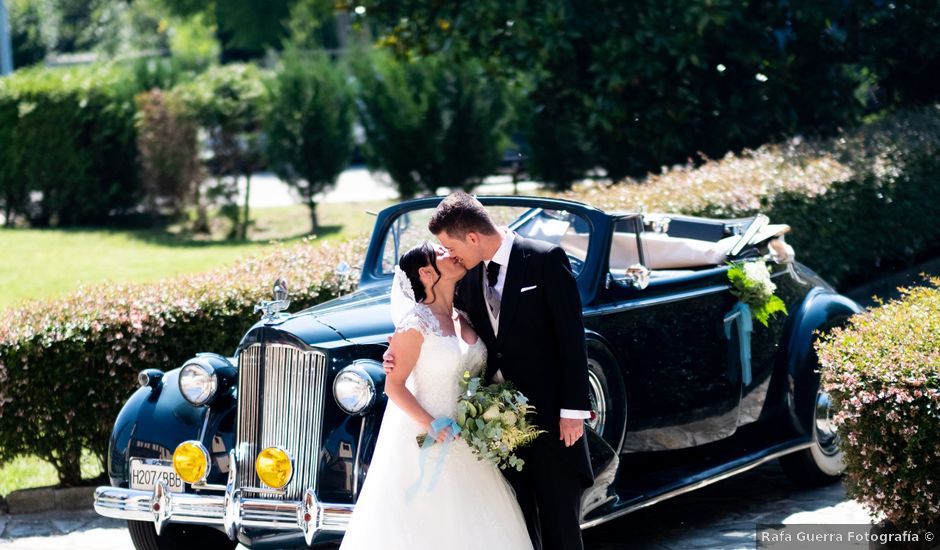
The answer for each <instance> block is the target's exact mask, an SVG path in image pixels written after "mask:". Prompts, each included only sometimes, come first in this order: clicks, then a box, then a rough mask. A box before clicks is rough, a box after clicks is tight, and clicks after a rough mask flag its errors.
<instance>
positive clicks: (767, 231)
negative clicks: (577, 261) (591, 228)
mask: <svg viewBox="0 0 940 550" xmlns="http://www.w3.org/2000/svg"><path fill="white" fill-rule="evenodd" d="M789 230H790V227H789V226H788V225H784V224H777V225H766V226H765V227H763V228H762V229H761V230H760V231H758V232H757V233H756V234H755V235H754V236H753V237H752V238H751V239H750V243H753V244H756V243H760V242H763V241H766V240H768V239H771V238H774V237H778V236H780V235H783V234H784V233H786V232H788V231H789ZM640 238H641V239H642V241H643V247H644V259H645V266H646V267H647V268H648V269H650V271H651V273H650V275H651V276H652V277H677V276H681V275H687V274H691V273H694V272H695V271H698V270H700V269H702V268H706V267H714V266H717V265H721V264H723V263H724V262H725V261H726V260H727V259H728V253H729V252H730V251H731V249H732V248H733V247H734V245H735V244H736V243H737V242H738V241H739V240H740V239H741V235H732V236H730V237H725V238H724V239H721V240H719V241H717V242H713V241H704V240H698V239H689V238H684V237H671V236H669V235H667V234H666V233H657V232H649V231H644V232H643V233H641V234H640ZM560 244H561V247H562V248H564V249H565V250H566V251H567V252H568V253H569V254H571V255H572V256H575V257H577V258H584V257H586V255H587V244H588V235H586V234H576V233H568V234H566V235H564V236H563V237H562V239H561V243H560ZM639 263H640V255H639V253H638V252H637V238H636V234H635V233H633V232H619V231H618V232H615V233H614V235H613V241H612V243H611V250H610V271H611V272H612V273H613V274H615V275H622V274H623V273H624V272H625V271H626V269H627V268H628V267H630V266H632V265H634V264H639Z"/></svg>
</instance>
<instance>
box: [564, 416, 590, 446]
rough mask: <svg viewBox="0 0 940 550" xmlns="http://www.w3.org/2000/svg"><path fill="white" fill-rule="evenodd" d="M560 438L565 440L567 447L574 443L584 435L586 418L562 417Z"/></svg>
mask: <svg viewBox="0 0 940 550" xmlns="http://www.w3.org/2000/svg"><path fill="white" fill-rule="evenodd" d="M559 431H560V432H561V435H560V436H559V437H558V439H560V440H562V441H564V442H565V447H570V446H572V445H574V444H575V443H576V442H577V441H578V440H579V439H581V436H582V435H584V420H581V419H580V418H562V419H561V424H560V429H559Z"/></svg>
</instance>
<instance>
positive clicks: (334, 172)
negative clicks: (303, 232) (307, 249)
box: [265, 53, 355, 232]
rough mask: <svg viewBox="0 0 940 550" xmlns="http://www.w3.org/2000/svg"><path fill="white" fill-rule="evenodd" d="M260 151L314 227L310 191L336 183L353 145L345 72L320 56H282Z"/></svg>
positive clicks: (294, 54)
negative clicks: (300, 198) (303, 205)
mask: <svg viewBox="0 0 940 550" xmlns="http://www.w3.org/2000/svg"><path fill="white" fill-rule="evenodd" d="M270 93H271V101H270V108H269V110H268V112H267V114H266V116H265V131H266V134H267V145H266V152H267V158H268V162H269V165H270V167H271V168H272V169H273V170H274V172H275V173H276V174H277V175H278V177H280V178H281V179H283V180H284V181H286V182H288V183H289V184H291V185H292V186H294V187H295V188H297V189H298V190H299V191H300V194H301V196H303V198H304V202H305V203H306V204H307V206H308V207H309V208H310V217H311V227H312V228H313V231H314V232H316V231H317V228H318V224H317V211H316V207H317V205H316V199H315V197H316V195H317V194H318V193H320V192H322V191H324V190H325V189H326V188H327V187H330V186H332V185H333V184H334V183H335V182H336V178H337V177H339V175H340V173H341V172H342V171H343V170H344V169H345V168H346V166H347V164H348V163H349V157H350V155H351V154H352V149H353V136H352V124H353V117H354V115H355V111H354V108H353V97H352V91H351V90H350V87H349V84H348V83H347V76H346V72H345V71H344V70H342V69H341V68H338V67H336V66H335V65H334V64H333V63H331V62H330V61H329V60H328V59H327V58H326V57H324V56H317V57H315V58H314V59H312V60H306V59H302V58H301V57H300V54H297V53H291V54H289V55H287V56H286V57H285V58H284V60H283V62H282V65H281V67H279V69H278V71H277V72H276V74H275V76H274V78H273V79H272V81H271V90H270Z"/></svg>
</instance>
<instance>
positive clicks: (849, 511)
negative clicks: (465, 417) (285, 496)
mask: <svg viewBox="0 0 940 550" xmlns="http://www.w3.org/2000/svg"><path fill="white" fill-rule="evenodd" d="M871 520H872V518H871V516H869V514H868V513H866V512H865V510H864V509H863V508H862V507H861V506H860V505H859V504H858V503H857V502H855V501H852V500H848V499H846V497H845V490H844V489H843V488H842V486H841V485H839V484H835V485H830V486H828V487H823V488H820V489H810V490H806V489H799V488H797V487H795V486H794V485H793V484H792V483H790V481H789V479H788V478H786V476H785V475H784V474H783V472H782V471H781V469H780V467H779V466H778V465H777V463H776V462H772V463H768V464H765V465H763V466H760V467H758V468H755V469H754V470H751V471H749V472H745V473H744V474H742V475H739V476H737V477H735V478H731V479H728V480H725V481H722V482H719V483H717V484H714V485H711V486H709V487H706V488H704V489H701V490H699V491H697V492H694V493H690V494H687V495H683V496H681V497H676V498H674V499H672V500H669V501H666V502H663V503H660V504H658V505H656V506H652V507H650V508H647V509H643V510H639V511H637V512H634V513H633V514H629V515H627V516H624V517H622V518H619V519H616V520H614V521H611V522H609V523H606V524H604V525H601V526H599V527H595V528H593V529H590V530H588V531H585V542H586V547H587V548H588V549H591V550H625V549H632V548H649V549H654V550H696V549H715V550H736V549H752V548H755V541H754V535H755V527H756V524H757V523H758V522H761V523H772V524H793V523H796V524H805V523H823V524H832V523H842V524H846V523H856V524H867V523H870V521H871ZM66 548H67V549H69V550H93V549H94V550H132V549H133V547H132V545H131V542H130V537H129V536H128V534H127V530H126V529H125V528H124V524H123V522H120V521H117V520H111V519H106V518H101V517H98V516H96V515H95V514H94V512H91V511H83V512H69V513H64V512H60V513H47V514H34V515H17V516H0V549H3V550H14V549H15V550H51V549H66ZM239 548H242V547H239ZM377 550H378V549H377Z"/></svg>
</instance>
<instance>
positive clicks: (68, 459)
mask: <svg viewBox="0 0 940 550" xmlns="http://www.w3.org/2000/svg"><path fill="white" fill-rule="evenodd" d="M43 458H45V459H46V460H48V461H49V462H51V463H52V465H53V466H55V469H56V472H57V473H58V474H59V483H60V484H61V485H62V486H64V487H75V486H77V485H81V483H82V451H81V449H65V450H63V451H61V453H60V454H59V455H58V456H46V457H43Z"/></svg>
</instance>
